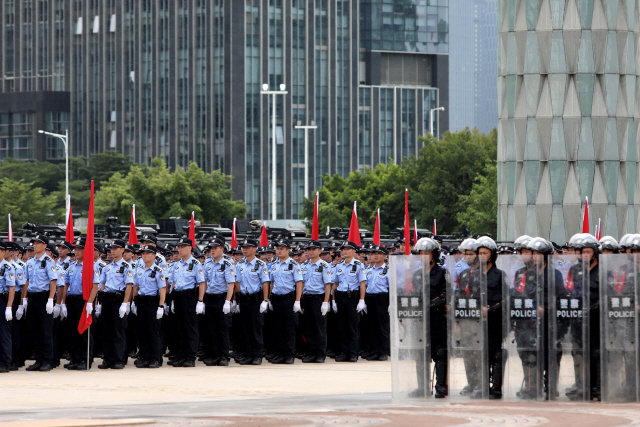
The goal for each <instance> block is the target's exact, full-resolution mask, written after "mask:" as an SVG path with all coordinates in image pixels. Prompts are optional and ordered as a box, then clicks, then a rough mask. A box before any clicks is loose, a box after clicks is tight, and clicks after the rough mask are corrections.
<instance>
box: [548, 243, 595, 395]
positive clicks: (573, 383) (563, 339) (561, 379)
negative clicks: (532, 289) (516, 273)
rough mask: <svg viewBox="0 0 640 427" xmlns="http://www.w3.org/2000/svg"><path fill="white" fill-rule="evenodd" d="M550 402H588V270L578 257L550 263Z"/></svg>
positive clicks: (563, 257) (559, 257)
mask: <svg viewBox="0 0 640 427" xmlns="http://www.w3.org/2000/svg"><path fill="white" fill-rule="evenodd" d="M548 265H549V268H548V269H547V280H548V282H547V283H548V286H547V293H548V301H549V307H548V314H547V316H546V318H545V321H546V322H547V323H546V324H545V329H547V336H548V339H547V342H548V349H549V350H548V354H547V360H548V364H549V369H548V372H547V375H546V378H547V379H548V385H547V386H548V390H549V393H548V395H549V400H558V401H568V400H572V401H585V400H588V399H589V384H590V381H589V270H588V268H587V266H586V264H585V263H583V262H582V261H581V260H579V258H578V256H575V255H552V256H550V257H549V261H548Z"/></svg>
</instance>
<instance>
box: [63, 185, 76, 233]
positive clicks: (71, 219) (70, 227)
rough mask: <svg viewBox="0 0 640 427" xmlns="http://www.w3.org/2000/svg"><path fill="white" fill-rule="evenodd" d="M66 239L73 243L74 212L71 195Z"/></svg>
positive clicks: (68, 202) (68, 205)
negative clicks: (72, 210) (72, 211)
mask: <svg viewBox="0 0 640 427" xmlns="http://www.w3.org/2000/svg"><path fill="white" fill-rule="evenodd" d="M64 240H66V241H67V242H69V243H73V240H74V234H73V214H72V213H71V196H69V198H68V199H67V230H66V232H65V237H64Z"/></svg>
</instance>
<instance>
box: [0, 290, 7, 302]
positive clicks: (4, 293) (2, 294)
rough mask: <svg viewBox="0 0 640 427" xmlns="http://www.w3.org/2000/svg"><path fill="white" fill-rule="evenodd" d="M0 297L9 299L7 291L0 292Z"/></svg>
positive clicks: (4, 299) (5, 299)
mask: <svg viewBox="0 0 640 427" xmlns="http://www.w3.org/2000/svg"><path fill="white" fill-rule="evenodd" d="M0 299H1V300H3V301H9V292H3V293H1V294H0Z"/></svg>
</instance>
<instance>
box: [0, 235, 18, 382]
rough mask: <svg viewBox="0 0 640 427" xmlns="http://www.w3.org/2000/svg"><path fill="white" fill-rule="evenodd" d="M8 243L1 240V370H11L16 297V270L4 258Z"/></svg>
mask: <svg viewBox="0 0 640 427" xmlns="http://www.w3.org/2000/svg"><path fill="white" fill-rule="evenodd" d="M7 250H8V248H7V243H5V242H0V258H1V259H2V261H0V313H4V315H0V372H2V373H6V372H9V367H10V365H11V358H12V351H11V344H12V340H11V320H12V319H13V310H12V305H13V299H14V298H15V294H16V293H15V280H16V271H15V269H14V268H13V266H12V265H11V263H9V262H7V260H5V259H4V255H5V253H6V252H7Z"/></svg>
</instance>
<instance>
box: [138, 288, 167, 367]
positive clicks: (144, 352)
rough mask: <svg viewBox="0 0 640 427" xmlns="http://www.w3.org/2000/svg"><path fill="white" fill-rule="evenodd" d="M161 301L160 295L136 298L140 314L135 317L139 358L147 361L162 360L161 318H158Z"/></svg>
mask: <svg viewBox="0 0 640 427" xmlns="http://www.w3.org/2000/svg"><path fill="white" fill-rule="evenodd" d="M159 303H160V297H159V296H155V297H152V296H145V297H142V296H138V297H137V298H136V307H137V308H138V315H137V316H133V317H137V319H136V326H137V328H138V330H137V336H138V345H139V346H140V352H139V353H138V360H143V361H145V362H154V361H155V362H158V363H160V362H162V340H161V337H160V320H159V319H156V314H157V313H158V304H159Z"/></svg>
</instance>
